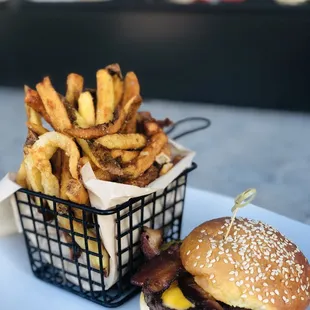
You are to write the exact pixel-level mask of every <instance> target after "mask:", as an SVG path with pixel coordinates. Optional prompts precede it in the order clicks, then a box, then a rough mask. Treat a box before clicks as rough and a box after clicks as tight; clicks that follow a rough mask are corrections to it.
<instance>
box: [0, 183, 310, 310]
mask: <svg viewBox="0 0 310 310" xmlns="http://www.w3.org/2000/svg"><path fill="white" fill-rule="evenodd" d="M232 205H233V199H232V198H229V197H224V196H220V195H217V194H214V193H210V192H206V191H201V190H197V189H191V188H189V189H188V190H187V197H186V205H185V211H184V220H183V229H182V236H185V235H186V234H188V233H189V232H190V231H191V230H192V229H193V228H194V227H195V226H197V225H198V224H200V223H201V222H202V221H203V220H208V219H211V218H215V217H221V216H227V215H230V214H231V212H230V210H231V207H232ZM238 216H242V217H248V218H253V219H257V220H261V221H263V222H266V223H268V224H270V225H272V226H274V227H275V228H277V229H279V230H280V231H281V232H282V233H283V234H284V235H286V237H288V238H289V239H291V240H292V241H293V242H295V243H296V244H297V245H298V246H299V248H300V249H301V250H302V251H303V253H304V254H305V255H306V256H307V257H308V258H310V244H309V241H308V240H307V238H305V236H309V235H310V226H308V225H305V224H302V223H299V222H296V221H294V220H291V219H288V218H286V217H283V216H280V215H278V214H275V213H272V212H270V211H267V210H265V209H262V208H259V207H256V206H253V205H249V206H247V207H246V208H244V209H242V210H240V211H239V213H238ZM0 274H1V276H0V292H1V294H0V295H1V300H0V308H1V309H3V310H19V309H21V310H22V309H29V310H30V309H31V310H41V309H42V308H44V309H45V310H49V309H51V310H52V309H53V310H54V309H74V310H85V309H88V310H95V309H98V310H99V309H103V307H101V306H99V305H96V304H93V303H91V302H89V301H87V300H84V299H83V298H80V297H78V296H75V295H74V294H70V293H68V292H66V291H63V290H61V289H59V288H56V287H53V286H52V285H50V284H46V283H44V282H42V281H40V280H38V279H37V278H35V277H34V276H33V274H32V272H31V269H30V265H29V262H28V257H27V253H26V249H25V245H24V239H23V237H22V236H21V235H13V236H9V237H3V238H0ZM138 308H139V300H138V296H136V297H134V298H133V299H131V300H130V301H129V302H127V303H126V304H125V305H123V306H121V307H119V308H118V309H121V310H123V309H124V310H125V309H127V310H134V309H138Z"/></svg>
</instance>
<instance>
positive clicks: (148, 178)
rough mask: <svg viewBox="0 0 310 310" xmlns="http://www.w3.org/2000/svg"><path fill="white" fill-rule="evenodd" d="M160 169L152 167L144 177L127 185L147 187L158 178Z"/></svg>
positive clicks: (141, 176) (127, 182)
mask: <svg viewBox="0 0 310 310" xmlns="http://www.w3.org/2000/svg"><path fill="white" fill-rule="evenodd" d="M158 172H159V171H158V168H156V167H155V166H154V165H152V166H151V167H150V168H149V169H148V170H146V171H145V172H144V173H143V174H142V175H140V176H139V177H137V178H136V179H133V180H128V181H126V182H125V184H129V185H135V186H139V187H145V186H147V185H149V184H150V183H151V182H153V181H154V180H156V179H157V178H158Z"/></svg>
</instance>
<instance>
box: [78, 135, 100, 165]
mask: <svg viewBox="0 0 310 310" xmlns="http://www.w3.org/2000/svg"><path fill="white" fill-rule="evenodd" d="M76 141H77V143H78V144H79V145H80V147H81V148H82V150H83V152H84V153H85V154H86V155H87V156H88V157H89V158H90V160H91V161H92V162H93V163H94V164H95V165H96V166H97V167H98V168H100V163H99V162H98V160H97V158H96V157H95V156H94V154H93V153H92V151H91V149H90V147H89V145H88V142H87V141H86V140H83V139H78V138H77V139H76Z"/></svg>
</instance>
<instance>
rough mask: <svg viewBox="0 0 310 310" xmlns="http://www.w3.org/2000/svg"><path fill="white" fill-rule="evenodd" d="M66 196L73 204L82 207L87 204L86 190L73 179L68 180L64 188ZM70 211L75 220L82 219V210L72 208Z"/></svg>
mask: <svg viewBox="0 0 310 310" xmlns="http://www.w3.org/2000/svg"><path fill="white" fill-rule="evenodd" d="M66 196H67V197H68V199H69V200H71V201H73V202H74V203H77V204H82V205H86V204H89V197H88V193H87V190H86V189H85V187H84V185H83V184H82V183H81V182H80V181H79V180H75V179H70V180H69V182H68V183H67V188H66ZM72 211H73V213H74V215H75V217H76V218H78V219H83V210H81V209H79V208H72ZM85 216H86V214H85Z"/></svg>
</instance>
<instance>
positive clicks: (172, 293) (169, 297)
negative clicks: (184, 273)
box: [161, 283, 194, 310]
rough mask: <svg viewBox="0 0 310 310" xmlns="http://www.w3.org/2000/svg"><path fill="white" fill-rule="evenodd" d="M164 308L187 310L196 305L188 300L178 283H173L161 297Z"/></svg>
mask: <svg viewBox="0 0 310 310" xmlns="http://www.w3.org/2000/svg"><path fill="white" fill-rule="evenodd" d="M161 298H162V301H163V304H164V306H166V307H168V308H170V309H175V310H186V309H189V308H193V307H194V305H193V304H192V303H191V302H190V301H189V300H187V299H186V298H185V297H184V295H183V293H182V291H181V290H180V288H179V287H178V286H177V284H176V283H173V284H172V285H171V286H170V287H169V288H168V289H167V290H166V291H164V293H163V294H162V296H161Z"/></svg>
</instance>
